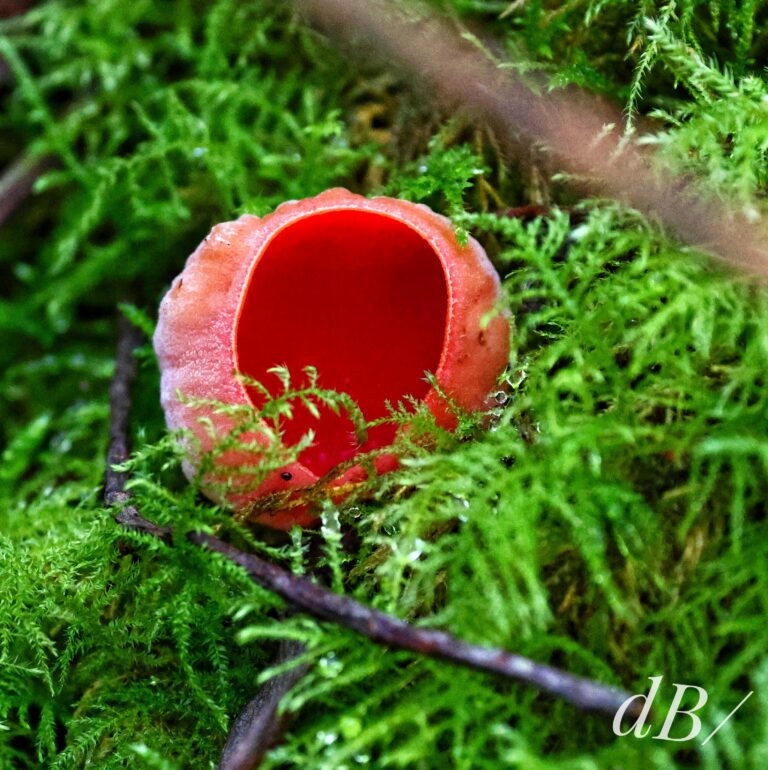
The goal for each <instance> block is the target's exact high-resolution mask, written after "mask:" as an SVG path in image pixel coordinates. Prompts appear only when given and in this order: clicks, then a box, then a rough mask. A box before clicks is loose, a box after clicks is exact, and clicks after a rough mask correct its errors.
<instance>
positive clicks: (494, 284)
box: [154, 189, 509, 529]
mask: <svg viewBox="0 0 768 770" xmlns="http://www.w3.org/2000/svg"><path fill="white" fill-rule="evenodd" d="M499 298H500V287H499V279H498V276H497V274H496V272H495V270H494V269H493V267H492V265H491V264H490V262H489V261H488V258H487V256H486V254H485V252H484V251H483V249H482V248H481V246H480V245H479V244H478V243H477V242H476V241H475V240H474V239H472V238H469V239H468V242H467V243H466V245H463V246H462V245H460V244H459V243H458V242H457V240H456V236H455V233H454V229H453V227H452V226H451V223H450V222H449V221H448V220H447V219H446V218H445V217H443V216H440V215H438V214H435V213H434V212H433V211H432V210H430V209H429V208H427V207H426V206H423V205H420V204H414V203H410V202H408V201H403V200H397V199H393V198H384V197H379V198H370V199H368V198H364V197H361V196H359V195H355V194H353V193H350V192H349V191H347V190H344V189H332V190H327V191H326V192H324V193H322V194H321V195H318V196H317V197H314V198H308V199H306V200H301V201H289V202H287V203H284V204H282V205H281V206H279V207H278V208H277V209H276V210H275V211H274V212H273V213H272V214H269V215H267V216H265V217H264V218H263V219H259V218H257V217H255V216H249V215H245V216H242V217H240V218H239V219H238V220H236V221H234V222H224V223H222V224H219V225H216V227H214V228H213V230H212V231H211V232H210V234H209V235H208V237H207V238H206V239H205V240H204V241H203V243H201V244H200V246H199V247H198V248H197V250H196V251H195V252H194V253H193V254H192V256H190V257H189V259H188V260H187V263H186V266H185V268H184V271H183V272H182V273H181V275H179V276H178V277H177V278H176V279H175V280H174V282H173V284H172V286H171V288H170V290H169V291H168V293H167V294H166V296H165V298H164V299H163V301H162V304H161V305H160V317H159V321H158V325H157V331H156V333H155V338H154V344H155V350H156V352H157V357H158V360H159V363H160V370H161V375H162V379H161V399H162V405H163V408H164V410H165V415H166V420H167V423H168V426H169V428H171V429H172V430H175V429H179V428H185V429H187V430H189V431H191V432H192V434H194V436H195V437H196V438H197V439H198V440H199V450H198V451H199V452H206V451H207V450H209V449H211V448H212V446H213V443H214V441H215V439H214V438H213V437H212V431H211V428H212V429H213V433H218V434H219V435H222V436H223V435H225V434H226V433H227V432H228V431H230V430H231V429H232V418H231V417H230V416H227V415H226V414H217V413H216V411H215V410H214V409H213V408H212V407H211V408H206V407H201V406H199V405H197V406H193V405H191V404H190V403H189V402H190V400H192V401H194V400H195V399H197V400H203V399H204V400H217V401H220V402H224V403H228V404H238V405H248V404H250V405H252V406H254V407H256V408H260V407H261V406H262V404H263V399H264V396H263V395H262V394H260V393H259V392H258V390H256V389H254V388H253V387H249V386H248V385H247V384H245V383H244V381H243V378H242V377H241V376H239V374H242V375H246V376H247V377H248V378H251V379H253V380H257V381H259V382H261V383H263V384H264V385H265V386H267V387H268V388H271V387H272V386H274V393H275V394H277V393H278V392H279V391H280V387H281V386H280V383H279V381H278V380H277V378H276V377H275V376H274V375H273V374H270V373H269V369H271V368H272V367H275V366H285V367H287V369H288V370H289V372H290V373H291V375H292V376H293V377H294V378H296V377H297V376H298V375H300V374H301V372H302V370H303V369H304V367H307V366H313V367H316V369H317V372H318V375H319V379H318V385H319V386H321V387H323V388H327V389H332V390H338V391H340V392H345V393H348V394H349V395H350V396H351V397H352V398H353V399H354V400H355V401H356V402H357V404H358V405H359V406H360V408H361V410H362V412H363V415H364V417H365V418H366V420H369V421H371V420H376V419H378V418H382V417H385V416H386V415H387V406H386V402H387V401H389V402H390V403H391V404H397V403H398V402H399V401H401V400H404V399H406V398H407V397H411V398H413V399H417V400H423V401H424V402H425V403H426V405H427V407H428V408H429V409H430V411H431V412H432V413H433V414H434V415H435V418H436V421H437V423H438V424H439V425H441V426H442V427H445V428H448V429H452V428H453V427H454V425H455V418H454V415H453V412H452V411H451V409H450V408H449V406H448V404H447V403H446V402H445V400H444V398H443V397H442V396H441V395H440V394H439V393H438V390H436V389H435V388H433V387H432V386H431V384H430V382H429V381H428V379H427V378H426V377H425V372H430V373H432V374H434V379H435V380H436V382H437V384H438V389H439V390H440V391H442V392H443V393H444V394H445V395H446V396H448V397H449V398H450V399H451V400H452V401H453V402H454V403H455V404H456V405H457V406H459V407H461V408H463V409H465V410H468V411H474V410H479V409H482V408H483V407H484V403H485V400H486V397H487V395H488V393H489V391H491V390H492V389H493V388H494V385H495V384H496V381H497V378H498V377H499V375H500V373H501V372H502V370H503V369H504V366H505V365H506V362H507V358H508V344H509V327H508V322H507V319H506V316H505V314H504V313H503V312H499V311H498V303H499ZM297 384H300V382H297ZM179 393H181V394H183V395H184V396H185V398H184V399H183V400H180V399H179ZM201 417H203V418H206V419H205V420H201ZM310 429H311V430H313V431H314V433H315V440H314V443H313V445H312V446H311V447H309V448H307V449H305V450H304V451H303V452H302V453H301V454H300V456H299V458H298V462H294V463H291V464H290V465H287V466H285V467H283V468H281V469H280V470H278V471H275V472H272V473H270V474H269V475H268V476H267V478H266V479H264V480H263V482H262V483H261V484H260V485H259V486H258V487H257V488H255V489H252V490H251V491H249V492H245V493H243V492H235V491H233V492H231V493H228V494H226V495H225V497H226V501H227V502H228V503H230V504H231V505H233V506H235V507H243V506H246V505H249V504H250V503H253V502H255V501H258V500H260V499H262V498H264V497H266V496H268V495H271V494H272V493H275V492H281V491H287V490H296V489H302V488H306V487H309V486H312V485H313V484H315V483H316V482H317V481H318V480H319V479H320V478H321V477H323V476H324V475H325V474H327V473H328V472H329V471H331V470H333V469H334V468H336V467H337V466H339V464H341V463H344V462H346V461H349V460H350V459H351V458H354V457H355V456H356V455H357V454H359V453H362V452H368V451H370V450H374V449H380V448H382V447H387V446H388V445H389V444H391V443H392V441H393V440H394V437H395V431H396V428H395V427H394V426H393V425H392V424H383V425H379V426H378V427H374V428H371V429H370V430H369V432H368V434H367V438H366V440H365V443H363V444H362V445H360V444H358V442H357V439H356V437H355V431H354V427H353V425H352V423H351V421H350V419H349V417H348V415H345V414H344V413H343V412H342V413H341V414H338V415H337V414H335V413H334V412H333V411H332V410H330V409H327V408H326V409H322V410H321V412H320V417H319V418H316V417H313V416H312V415H311V414H310V413H309V412H308V411H307V410H304V409H301V408H298V409H296V410H295V412H294V417H293V419H291V420H288V421H286V422H285V423H284V436H283V440H284V442H285V443H286V444H287V445H294V444H295V443H296V442H298V440H299V439H300V438H301V437H302V436H303V435H305V434H306V433H307V431H309V430H310ZM255 441H256V443H257V444H258V443H259V442H260V441H262V439H260V438H259V434H258V432H257V434H256V436H255ZM263 441H266V439H263ZM254 456H255V455H254V454H253V453H252V452H245V451H238V450H231V451H228V452H225V453H223V454H222V455H220V456H219V457H218V458H217V460H216V465H217V468H218V469H219V470H221V472H222V474H223V475H227V473H230V474H231V473H232V472H236V470H237V467H238V466H246V465H250V466H253V465H254ZM256 461H257V462H258V456H257V455H256ZM375 465H376V468H377V470H378V471H379V472H384V471H387V470H390V469H391V468H393V467H394V466H395V465H396V460H394V458H393V457H392V455H389V456H387V455H386V454H382V455H381V456H379V457H378V459H377V460H376V462H375ZM185 470H186V472H187V474H188V475H192V474H194V473H195V472H196V468H195V460H194V458H193V459H192V461H191V462H190V463H188V464H187V467H186V468H185ZM364 476H365V471H364V470H363V469H362V468H361V467H360V466H353V467H352V468H351V470H350V469H348V470H347V471H346V472H345V473H343V474H341V475H340V477H339V478H337V479H336V480H335V481H334V482H332V483H333V484H335V485H337V486H338V487H339V488H340V489H341V488H342V487H343V486H344V484H346V483H349V482H350V481H354V480H355V479H358V478H361V477H364ZM203 488H204V491H206V493H208V494H209V495H210V496H212V497H213V498H214V499H217V495H216V493H215V492H214V491H213V490H212V489H208V490H206V489H205V483H204V484H203ZM316 515H317V514H316V511H314V510H312V509H310V508H308V507H307V506H303V507H294V508H290V507H289V508H286V509H284V510H278V511H271V512H263V513H261V514H258V515H256V516H255V518H256V519H257V520H259V521H261V522H262V523H265V524H269V525H271V526H274V527H278V528H283V529H287V528H289V527H291V526H292V525H293V524H299V525H306V524H308V523H310V522H311V521H312V520H313V519H315V518H316Z"/></svg>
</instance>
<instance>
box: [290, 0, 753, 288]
mask: <svg viewBox="0 0 768 770" xmlns="http://www.w3.org/2000/svg"><path fill="white" fill-rule="evenodd" d="M296 1H297V3H298V5H299V6H300V7H301V8H303V9H304V10H305V11H306V12H307V14H308V15H309V16H310V17H311V18H312V19H313V20H314V21H316V22H317V23H319V24H320V25H321V26H322V27H323V28H324V29H326V30H327V31H328V33H329V34H331V35H334V36H336V37H343V38H345V39H347V40H350V39H351V40H354V41H355V42H357V43H363V45H360V46H359V48H360V49H361V50H362V51H364V55H365V56H366V57H368V58H370V55H371V53H372V52H378V54H379V55H380V57H381V59H382V60H383V61H386V63H387V66H390V67H391V66H393V65H394V66H398V67H400V68H402V69H405V70H407V71H408V72H409V73H411V74H412V75H415V76H416V77H417V78H418V80H420V81H421V82H422V84H424V85H425V86H426V87H427V89H428V90H429V92H431V93H435V94H436V95H437V97H438V98H440V99H442V100H443V101H444V102H446V103H448V104H449V105H452V106H453V107H454V108H455V107H456V106H462V107H464V108H466V109H468V110H470V111H471V112H472V113H473V114H474V115H475V116H477V117H479V118H480V119H482V120H483V121H485V122H486V123H487V124H488V125H489V126H490V127H491V128H492V129H493V130H494V132H495V133H496V135H497V136H499V137H500V138H503V139H504V141H505V142H506V143H507V144H508V145H510V146H511V147H513V148H514V147H515V146H516V145H517V144H518V143H519V141H520V139H523V140H525V141H527V142H529V143H532V144H536V145H539V146H542V147H544V148H545V149H546V150H548V151H549V152H550V153H551V154H552V155H553V156H555V158H556V159H557V161H558V162H559V164H560V166H561V168H563V169H564V170H566V171H568V172H570V173H575V174H577V175H579V176H580V177H582V178H586V179H588V180H590V181H591V185H592V187H593V189H595V190H597V191H599V192H600V193H602V194H607V195H610V196H613V197H615V198H618V199H620V200H623V201H624V202H626V203H628V204H629V205H630V206H633V207H634V208H636V209H638V210H640V211H642V212H644V213H646V214H648V215H650V216H652V217H653V218H654V219H656V220H657V221H659V222H661V223H663V224H664V225H666V226H667V227H669V229H670V230H671V231H672V232H674V233H675V234H676V235H677V237H679V238H681V239H682V240H683V241H686V242H687V243H689V244H692V245H694V246H696V247H697V248H699V249H702V250H704V251H707V252H709V253H710V254H712V255H713V256H715V257H719V258H720V259H722V260H723V261H725V262H727V263H728V264H730V265H731V266H734V267H738V268H741V269H742V270H745V271H746V272H747V273H750V274H752V275H753V276H756V277H759V278H761V279H765V277H766V276H768V246H767V245H766V244H768V228H766V225H765V221H764V220H765V217H760V215H759V213H758V212H750V213H749V214H745V215H742V214H740V213H739V212H738V211H737V210H736V209H735V208H734V207H733V206H728V205H726V204H724V203H722V202H720V201H718V200H717V199H716V198H715V197H714V196H708V197H704V196H703V195H702V193H701V192H700V191H699V190H698V189H697V188H696V186H695V183H694V184H692V183H691V180H690V179H688V178H685V177H684V176H682V175H681V174H679V173H675V172H674V171H672V170H670V169H669V168H668V167H667V168H665V169H664V172H663V175H662V174H661V173H657V172H656V171H654V169H653V166H652V162H651V161H652V155H651V154H650V153H649V152H648V151H645V150H643V149H641V148H640V147H639V146H638V145H637V144H635V143H633V142H630V141H625V139H626V138H625V137H624V136H623V135H622V133H621V131H620V130H617V129H616V126H621V125H622V122H623V121H622V117H621V114H620V112H619V111H618V110H617V109H616V108H615V107H613V106H612V105H609V104H607V103H606V102H604V101H601V100H599V99H598V98H596V97H593V96H590V95H588V94H586V93H583V92H579V91H578V90H576V89H568V90H567V91H566V90H560V91H554V92H547V90H546V88H541V89H539V90H538V91H536V92H535V91H534V90H532V89H531V88H530V87H529V86H528V84H527V83H526V82H525V81H524V80H523V78H522V77H520V76H519V75H517V74H515V72H514V71H513V70H512V69H501V68H499V66H498V65H497V63H496V62H494V61H491V59H490V58H489V56H487V55H486V54H485V52H481V51H480V50H478V48H477V46H476V45H473V44H471V43H470V42H468V41H467V40H465V39H463V38H462V36H461V35H460V34H459V33H458V32H457V31H456V30H455V29H454V28H453V27H452V26H450V25H449V24H447V23H445V22H444V21H442V20H441V19H440V18H438V17H437V16H436V15H434V14H430V13H427V12H425V11H423V10H422V11H420V12H419V15H418V17H417V16H416V15H415V14H414V9H413V7H412V6H410V7H409V6H407V4H405V3H398V2H392V0H296Z"/></svg>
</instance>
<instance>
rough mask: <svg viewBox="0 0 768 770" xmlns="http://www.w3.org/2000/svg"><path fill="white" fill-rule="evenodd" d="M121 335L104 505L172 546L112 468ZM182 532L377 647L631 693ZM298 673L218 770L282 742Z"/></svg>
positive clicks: (561, 690)
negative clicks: (286, 705)
mask: <svg viewBox="0 0 768 770" xmlns="http://www.w3.org/2000/svg"><path fill="white" fill-rule="evenodd" d="M119 333H120V336H119V341H118V346H117V356H116V365H115V375H114V378H113V381H112V384H111V387H110V405H111V410H112V411H111V420H110V443H109V451H108V453H107V469H106V473H105V485H104V499H105V501H106V503H107V504H108V505H121V506H123V507H122V508H121V510H120V512H119V513H118V515H117V516H116V521H117V522H118V523H120V524H122V525H123V526H125V527H127V528H130V529H134V530H138V531H140V532H143V533H145V534H148V535H152V536H154V537H157V538H160V539H162V540H164V541H165V542H167V543H170V542H172V540H173V537H172V535H173V533H172V531H171V530H170V528H168V527H160V526H158V525H156V524H154V523H153V522H151V521H149V520H147V519H145V518H144V517H143V516H141V514H140V513H139V511H138V510H137V509H136V508H135V506H133V505H130V504H129V503H130V499H131V496H130V493H128V492H127V491H126V489H125V485H126V482H127V480H128V474H127V473H126V472H125V471H121V470H117V469H116V468H115V467H114V466H115V465H118V464H120V463H123V462H125V461H126V460H127V459H128V456H129V442H128V422H129V417H130V409H131V385H132V384H133V381H134V379H135V377H136V372H137V363H136V359H135V358H134V356H133V351H134V349H135V348H136V346H137V344H138V342H139V341H140V337H139V334H138V330H137V329H135V327H133V326H132V325H131V324H130V323H129V322H128V321H127V319H125V318H123V317H122V316H121V318H120V325H119ZM186 537H187V539H188V540H190V541H191V542H193V543H195V544H197V545H200V546H202V547H204V548H208V549H210V550H212V551H215V552H216V553H218V554H220V555H221V556H223V557H224V558H226V559H228V560H229V561H231V562H232V563H234V564H237V565H239V566H240V567H242V568H243V569H244V570H246V572H247V573H248V574H249V575H250V577H251V578H252V579H253V580H254V582H256V583H258V584H259V585H260V586H262V587H264V588H266V589H268V590H270V591H272V592H273V593H275V594H277V595H278V596H280V597H281V598H282V599H284V600H285V601H286V602H287V603H288V604H289V605H290V606H291V607H292V608H294V609H297V610H300V611H302V612H305V613H307V614H309V615H311V616H312V617H315V618H317V619H319V620H323V621H326V622H329V623H335V624H336V625H339V626H343V627H345V628H349V629H351V630H353V631H355V632H357V633H359V634H361V635H363V636H365V637H367V638H368V639H370V640H371V641H373V642H376V643H378V644H382V645H385V646H387V647H390V648H393V649H401V650H409V651H411V652H414V653H418V654H420V655H425V656H427V657H431V658H437V659H441V660H447V661H450V662H452V663H456V664H459V665H462V666H466V667H468V668H472V669H477V670H480V671H485V672H489V673H492V674H496V675H499V676H502V677H505V678H507V679H513V680H516V681H519V682H523V683H525V684H529V685H532V686H533V687H536V688H537V689H539V690H541V691H542V692H546V693H549V694H552V695H555V696H557V697H560V698H562V699H564V700H566V701H568V702H569V703H572V704H573V705H574V706H576V707H577V708H579V709H583V710H587V711H597V712H603V713H606V714H609V715H613V714H615V712H616V711H617V709H618V708H619V706H621V704H622V703H623V702H624V701H625V700H626V699H627V698H629V697H630V693H628V692H625V691H624V690H621V689H619V688H617V687H611V686H608V685H604V684H601V683H600V682H596V681H593V680H590V679H585V678H583V677H578V676H574V675H573V674H570V673H568V672H566V671H562V670H560V669H557V668H554V667H553V666H548V665H545V664H541V663H537V662H535V661H533V660H531V659H530V658H526V657H524V656H522V655H516V654H514V653H510V652H507V651H506V650H502V649H498V648H494V647H484V646H480V645H474V644H469V643H468V642H465V641H463V640H461V639H458V638H457V637H455V636H453V635H451V634H449V633H446V632H445V631H437V630H433V629H427V628H417V627H415V626H412V625H410V624H409V623H407V622H405V621H404V620H401V619H400V618H397V617H395V616H393V615H388V614H386V613H384V612H380V611H379V610H376V609H373V608H372V607H368V606H366V605H364V604H362V603H360V602H358V601H356V600H355V599H352V598H351V597H349V596H343V595H340V594H337V593H334V592H333V591H331V590H330V589H328V588H325V587H324V586H322V585H319V584H317V583H315V582H313V581H312V580H311V579H309V578H307V577H302V576H299V575H295V574H293V573H292V572H289V571H288V570H286V569H284V568H282V567H279V566H277V565H276V564H272V563H271V562H268V561H265V560H264V559H261V558H259V557H258V556H256V555H254V554H248V553H244V552H242V551H240V550H238V549H237V548H235V547H234V546H231V545H229V544H228V543H225V542H224V541H223V540H220V539H219V538H217V537H215V536H213V535H210V534H208V533H205V532H188V533H187V534H186ZM299 652H300V651H299V649H298V648H291V647H288V648H284V655H286V656H288V657H292V656H295V655H296V654H298V653H299ZM288 657H286V658H285V659H286V660H287V659H288ZM303 673H304V668H303V667H302V666H297V667H295V668H293V669H290V670H289V671H286V672H285V674H281V675H279V676H277V677H275V678H274V679H272V680H270V682H268V683H267V684H266V685H265V686H264V688H263V689H262V690H261V691H260V692H259V693H258V694H257V695H256V697H255V698H254V699H253V700H252V701H251V702H250V703H249V705H248V706H247V707H246V709H245V711H244V712H243V714H242V715H241V716H240V717H239V719H238V720H237V721H236V723H235V726H234V727H233V729H232V731H231V733H230V736H229V738H228V740H227V744H226V746H225V749H224V752H223V754H222V758H221V763H220V765H219V770H253V768H255V767H258V765H259V763H260V762H261V759H262V758H263V756H264V754H265V752H266V751H267V750H268V748H269V747H270V746H271V745H273V744H274V742H275V741H276V740H278V739H279V737H280V735H281V731H282V729H283V727H284V723H283V721H282V719H281V717H280V715H279V714H278V707H279V704H280V701H281V700H282V698H283V697H284V695H285V694H286V693H287V692H288V690H290V688H291V687H293V685H294V684H295V683H296V681H298V679H299V678H300V677H301V676H302V675H303ZM630 716H631V714H630Z"/></svg>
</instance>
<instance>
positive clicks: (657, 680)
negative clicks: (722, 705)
mask: <svg viewBox="0 0 768 770" xmlns="http://www.w3.org/2000/svg"><path fill="white" fill-rule="evenodd" d="M648 679H650V680H651V689H650V690H649V691H648V693H647V694H645V693H638V694H637V695H633V696H632V697H631V698H627V699H626V700H625V701H624V703H622V704H621V706H619V708H618V710H617V711H616V714H615V716H614V717H613V732H614V734H616V735H618V736H626V735H630V734H633V735H634V736H635V738H646V737H647V736H648V734H649V733H650V732H651V727H645V722H646V720H647V719H648V716H649V714H650V713H651V706H652V705H653V701H654V698H655V697H656V694H657V693H658V691H659V688H660V687H661V681H662V679H664V677H663V676H649V677H648ZM673 684H674V687H675V696H674V698H672V703H671V704H670V707H669V710H668V711H667V715H666V717H665V719H664V724H663V725H662V726H661V730H660V731H659V733H658V734H657V735H652V736H651V737H652V738H653V739H654V740H657V741H692V740H693V739H694V738H696V737H698V735H699V733H700V732H701V728H702V724H701V719H700V718H699V716H698V715H697V714H696V713H695V712H697V711H699V710H700V709H702V708H704V706H705V705H706V703H707V700H708V698H709V696H708V694H707V691H706V690H705V689H704V688H703V687H698V686H697V685H695V684H678V683H677V682H674V683H673ZM687 690H695V691H696V693H697V701H696V705H695V706H693V708H687V709H684V708H680V706H681V704H682V702H683V698H684V697H685V693H686V691H687ZM753 692H754V690H750V691H749V692H748V693H747V694H746V695H745V696H744V697H743V698H742V699H741V702H740V703H739V704H738V705H737V706H736V708H734V709H733V711H731V713H730V714H728V716H727V717H725V719H723V720H722V721H721V722H720V724H718V725H717V727H715V729H714V730H713V731H712V732H711V733H710V734H709V735H708V736H707V737H706V738H705V739H704V740H703V742H702V744H701V745H702V746H704V745H706V744H707V743H709V741H710V740H712V738H713V737H714V736H715V734H716V733H717V731H718V730H719V729H720V728H721V727H722V726H723V725H724V724H725V723H726V722H727V721H728V720H729V719H730V718H731V717H732V716H733V715H734V714H735V713H736V712H737V711H738V710H739V709H740V708H741V707H742V706H743V705H744V704H745V703H746V702H747V699H748V698H749V697H750V695H752V693H753ZM641 702H642V704H643V705H642V708H640V703H641ZM630 709H631V712H630V713H632V714H635V713H637V712H638V710H639V714H638V716H637V718H636V719H635V721H634V722H633V723H632V724H631V725H630V726H629V727H627V728H625V729H622V722H623V721H624V717H625V715H626V713H627V711H629V710H630ZM678 717H683V718H685V717H688V718H690V720H691V724H690V729H689V730H688V733H687V735H684V736H683V737H682V738H681V737H677V738H673V737H672V736H671V735H670V731H671V730H672V726H673V725H674V723H675V720H676V719H677V718H678Z"/></svg>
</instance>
